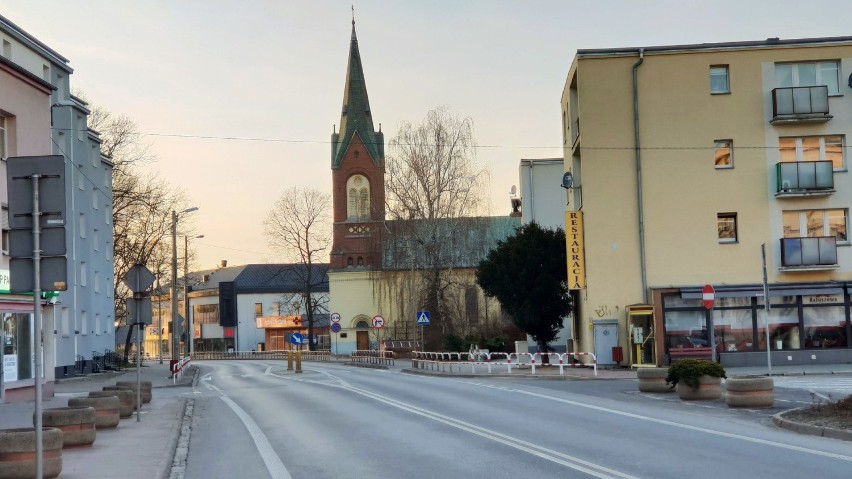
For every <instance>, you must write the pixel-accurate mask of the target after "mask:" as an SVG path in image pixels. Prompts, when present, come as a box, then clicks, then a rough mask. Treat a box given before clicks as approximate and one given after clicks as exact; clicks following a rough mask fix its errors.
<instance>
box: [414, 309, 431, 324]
mask: <svg viewBox="0 0 852 479" xmlns="http://www.w3.org/2000/svg"><path fill="white" fill-rule="evenodd" d="M417 324H419V325H421V326H426V325H427V324H432V318H431V317H430V316H429V311H418V312H417Z"/></svg>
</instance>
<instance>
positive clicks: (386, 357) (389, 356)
mask: <svg viewBox="0 0 852 479" xmlns="http://www.w3.org/2000/svg"><path fill="white" fill-rule="evenodd" d="M395 357H396V354H394V352H393V351H375V350H367V349H358V350H355V351H352V354H351V355H350V357H349V359H350V361H351V362H353V363H362V364H383V365H390V366H393V364H394V358H395Z"/></svg>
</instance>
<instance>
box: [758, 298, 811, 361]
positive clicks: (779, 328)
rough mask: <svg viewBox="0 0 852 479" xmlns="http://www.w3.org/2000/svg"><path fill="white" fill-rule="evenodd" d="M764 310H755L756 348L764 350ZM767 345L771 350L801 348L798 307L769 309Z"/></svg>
mask: <svg viewBox="0 0 852 479" xmlns="http://www.w3.org/2000/svg"><path fill="white" fill-rule="evenodd" d="M765 325H766V310H764V309H759V310H758V311H757V350H758V351H766V326H765ZM769 347H770V350H772V351H784V350H794V349H801V347H802V335H801V331H800V329H799V310H798V308H789V307H788V308H774V309H771V310H770V311H769Z"/></svg>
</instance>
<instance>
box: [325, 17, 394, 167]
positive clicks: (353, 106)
mask: <svg viewBox="0 0 852 479" xmlns="http://www.w3.org/2000/svg"><path fill="white" fill-rule="evenodd" d="M355 132H358V136H359V137H360V138H361V141H362V142H364V147H365V148H366V149H367V153H369V155H370V157H371V158H372V159H373V163H375V164H376V165H379V166H381V165H383V164H384V135H382V134H381V133H380V132H376V131H375V130H374V129H373V117H372V115H371V114H370V100H369V98H368V97H367V83H366V82H365V81H364V69H363V67H362V66H361V54H360V53H359V52H358V38H357V37H356V36H355V20H354V19H353V20H352V43H351V44H350V46H349V65H348V66H347V68H346V85H345V87H344V90H343V111H342V112H341V113H340V132H339V133H335V134H334V135H332V145H331V148H332V151H331V166H332V168H336V167H338V166H340V162H341V161H343V154H344V153H345V152H346V148H347V147H348V146H349V143H350V142H351V141H352V136H353V135H354V134H355Z"/></svg>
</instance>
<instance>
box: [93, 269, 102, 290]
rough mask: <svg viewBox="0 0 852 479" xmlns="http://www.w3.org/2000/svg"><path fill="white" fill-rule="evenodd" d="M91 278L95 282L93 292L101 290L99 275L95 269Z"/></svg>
mask: <svg viewBox="0 0 852 479" xmlns="http://www.w3.org/2000/svg"><path fill="white" fill-rule="evenodd" d="M92 280H93V281H94V282H95V292H96V293H100V292H101V277H100V276H99V275H98V272H97V271H95V274H94V275H93V276H92Z"/></svg>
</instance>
